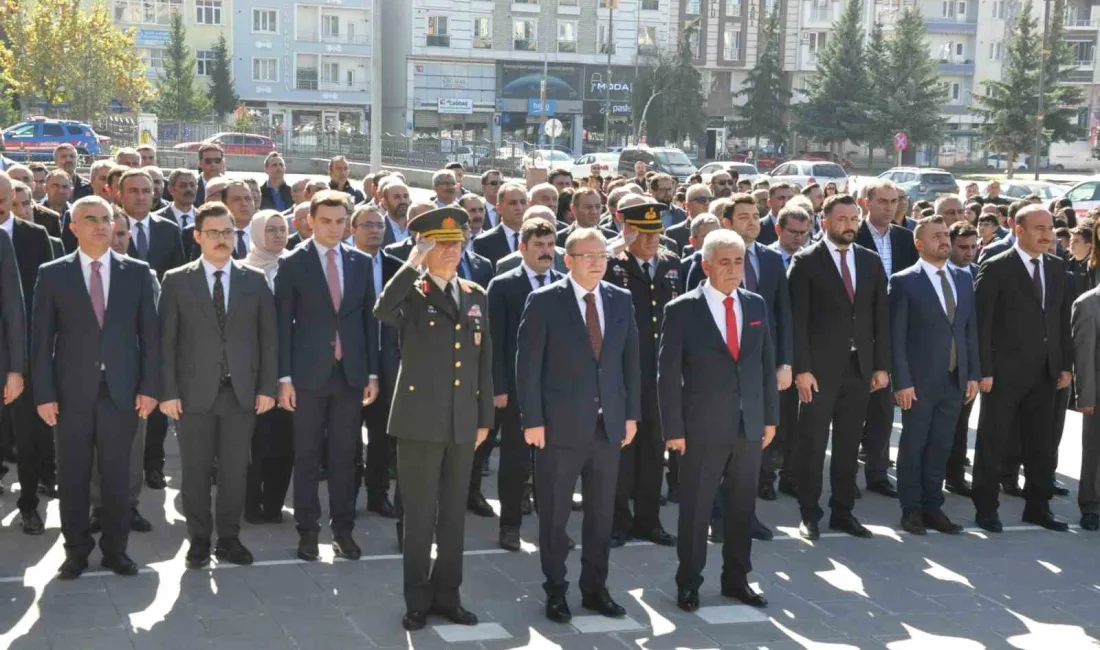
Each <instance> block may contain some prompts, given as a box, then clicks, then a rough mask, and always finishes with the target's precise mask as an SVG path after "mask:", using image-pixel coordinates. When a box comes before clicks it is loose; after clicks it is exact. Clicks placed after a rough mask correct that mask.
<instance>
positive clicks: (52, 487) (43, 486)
mask: <svg viewBox="0 0 1100 650" xmlns="http://www.w3.org/2000/svg"><path fill="white" fill-rule="evenodd" d="M38 493H39V494H41V495H42V496H44V497H48V498H50V499H56V498H57V482H56V481H49V480H46V479H43V480H42V482H41V483H39V484H38Z"/></svg>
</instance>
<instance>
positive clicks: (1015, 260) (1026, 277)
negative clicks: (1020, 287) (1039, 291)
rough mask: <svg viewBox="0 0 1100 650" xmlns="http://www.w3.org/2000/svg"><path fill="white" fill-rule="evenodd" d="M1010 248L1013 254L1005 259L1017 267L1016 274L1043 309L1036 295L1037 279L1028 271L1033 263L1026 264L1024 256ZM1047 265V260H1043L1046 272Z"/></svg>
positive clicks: (1025, 290)
mask: <svg viewBox="0 0 1100 650" xmlns="http://www.w3.org/2000/svg"><path fill="white" fill-rule="evenodd" d="M1008 250H1010V251H1012V254H1011V255H1009V256H1008V259H1006V260H1005V261H1006V262H1009V263H1010V264H1011V265H1012V267H1013V268H1015V269H1016V271H1015V273H1016V276H1017V277H1018V278H1020V279H1021V281H1022V282H1023V283H1024V292H1025V293H1027V295H1029V296H1031V299H1032V300H1034V301H1035V303H1036V304H1038V305H1039V309H1042V308H1043V305H1042V304H1041V303H1039V296H1036V295H1035V281H1034V280H1033V279H1032V277H1031V273H1029V272H1028V266H1030V265H1031V262H1028V263H1027V265H1025V264H1024V262H1023V260H1022V258H1021V257H1020V254H1019V253H1017V252H1016V251H1015V249H1013V248H1009V249H1008ZM1046 266H1047V265H1046V260H1043V269H1044V273H1045V269H1046ZM1045 284H1046V286H1047V287H1049V286H1050V283H1049V282H1047V283H1045ZM1043 293H1044V294H1045V293H1048V292H1046V291H1044V292H1043Z"/></svg>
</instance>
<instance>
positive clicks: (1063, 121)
mask: <svg viewBox="0 0 1100 650" xmlns="http://www.w3.org/2000/svg"><path fill="white" fill-rule="evenodd" d="M1052 8H1053V12H1052V14H1051V16H1050V21H1049V22H1048V23H1047V52H1046V57H1045V59H1044V60H1045V62H1046V65H1045V67H1044V69H1043V89H1044V90H1045V91H1046V92H1044V93H1043V132H1044V140H1045V142H1044V143H1043V144H1044V145H1046V144H1049V143H1051V142H1069V141H1071V140H1079V139H1081V138H1084V137H1085V135H1086V134H1085V129H1083V128H1081V127H1079V126H1078V125H1077V111H1078V107H1079V106H1081V104H1082V103H1084V101H1085V98H1084V89H1083V88H1082V86H1079V85H1076V84H1071V83H1067V82H1068V81H1069V80H1070V77H1071V75H1072V74H1073V72H1074V71H1075V70H1076V69H1077V68H1078V67H1079V65H1078V62H1077V58H1078V57H1077V52H1076V50H1075V49H1074V47H1073V46H1072V45H1070V44H1069V43H1068V42H1066V28H1065V20H1066V0H1054V2H1053V5H1052ZM1036 107H1038V106H1037V105H1036Z"/></svg>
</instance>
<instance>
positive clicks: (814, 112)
mask: <svg viewBox="0 0 1100 650" xmlns="http://www.w3.org/2000/svg"><path fill="white" fill-rule="evenodd" d="M862 16H863V2H862V0H847V3H846V4H845V5H844V11H843V12H842V13H841V15H840V18H839V19H838V20H837V21H836V23H834V24H833V31H832V33H831V34H830V35H829V40H828V42H827V43H826V45H825V51H824V52H822V54H821V57H820V58H819V59H818V61H817V74H815V75H814V76H813V77H811V79H810V90H809V93H808V95H809V97H808V98H807V101H806V102H805V103H803V104H801V105H799V106H798V109H797V110H796V112H795V117H796V123H797V125H798V131H799V132H800V133H802V134H803V135H806V136H809V137H810V138H813V139H815V140H821V141H822V142H828V143H837V144H839V143H843V142H844V141H845V140H851V141H852V142H857V143H858V142H865V141H866V140H867V124H868V121H867V109H866V107H865V106H864V104H865V101H866V99H865V97H864V94H865V93H866V91H867V73H866V69H865V58H866V57H865V55H864V51H863V20H862Z"/></svg>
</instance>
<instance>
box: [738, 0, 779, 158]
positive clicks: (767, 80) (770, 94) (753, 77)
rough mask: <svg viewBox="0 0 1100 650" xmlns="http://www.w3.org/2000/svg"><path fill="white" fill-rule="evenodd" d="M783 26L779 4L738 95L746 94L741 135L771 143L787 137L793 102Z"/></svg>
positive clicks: (769, 18)
mask: <svg viewBox="0 0 1100 650" xmlns="http://www.w3.org/2000/svg"><path fill="white" fill-rule="evenodd" d="M781 36H782V25H781V23H780V20H779V4H776V6H775V9H774V10H773V11H772V14H771V15H770V16H768V18H767V21H766V22H765V23H764V33H763V46H762V49H761V51H760V55H759V56H758V57H757V59H756V65H754V66H753V68H752V70H749V73H748V75H747V76H746V77H745V81H744V82H743V83H742V86H741V90H740V91H738V92H737V94H736V95H735V96H737V97H744V98H745V103H744V105H742V106H740V107H738V113H739V114H740V118H741V119H740V120H738V123H737V129H738V132H739V134H740V135H744V136H747V137H750V138H755V139H756V146H757V147H759V146H760V138H767V139H768V140H769V141H770V142H772V143H777V142H782V141H783V140H785V139H786V137H787V121H786V111H785V110H784V107H786V106H789V105H790V101H791V91H790V90H789V89H788V83H789V82H788V79H787V74H786V73H785V72H783V52H782V49H781V43H780V38H781Z"/></svg>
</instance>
